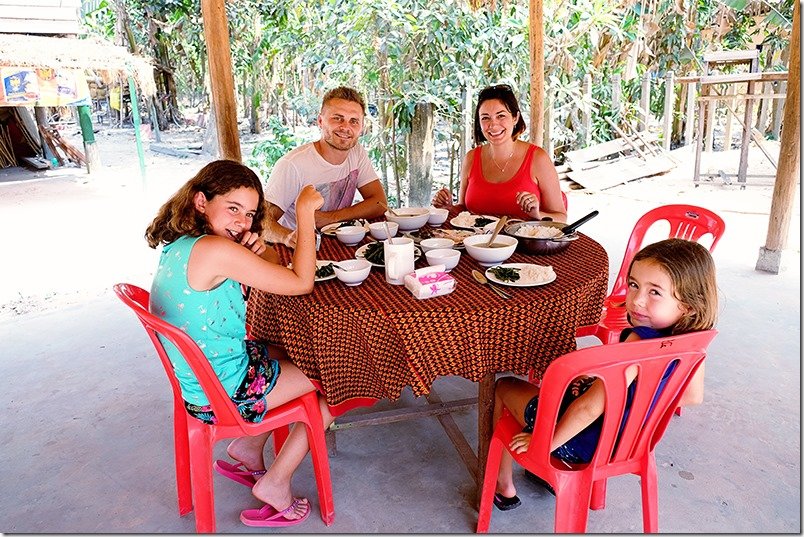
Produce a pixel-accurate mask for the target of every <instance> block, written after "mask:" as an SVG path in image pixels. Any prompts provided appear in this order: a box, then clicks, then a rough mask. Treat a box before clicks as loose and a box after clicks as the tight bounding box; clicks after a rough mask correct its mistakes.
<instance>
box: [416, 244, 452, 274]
mask: <svg viewBox="0 0 804 537" xmlns="http://www.w3.org/2000/svg"><path fill="white" fill-rule="evenodd" d="M424 257H426V258H427V264H428V265H430V266H433V265H444V266H445V270H446V271H447V272H449V271H450V270H452V269H454V268H455V267H456V266H457V265H458V261H460V260H461V252H460V250H454V249H452V248H436V249H435V250H430V251H427V252H425V253H424Z"/></svg>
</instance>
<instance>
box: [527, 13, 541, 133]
mask: <svg viewBox="0 0 804 537" xmlns="http://www.w3.org/2000/svg"><path fill="white" fill-rule="evenodd" d="M529 6H530V24H529V35H530V141H531V143H534V144H536V145H540V146H542V145H544V16H543V4H542V0H530V3H529Z"/></svg>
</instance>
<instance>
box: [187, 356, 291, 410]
mask: <svg viewBox="0 0 804 537" xmlns="http://www.w3.org/2000/svg"><path fill="white" fill-rule="evenodd" d="M246 355H247V356H248V364H247V365H246V376H245V377H243V382H241V383H240V386H238V388H237V390H235V393H234V395H232V397H231V399H232V402H233V403H234V404H235V406H236V407H237V410H238V412H240V415H241V416H242V417H243V419H244V420H245V421H248V422H251V423H259V422H261V421H262V419H263V418H264V417H265V413H266V412H267V411H268V405H267V404H266V403H265V396H266V395H268V393H270V391H271V390H272V389H273V387H274V385H275V384H276V379H278V378H279V373H280V367H279V362H278V361H276V360H275V359H273V358H271V357H269V356H268V345H266V344H265V342H263V341H254V340H246ZM184 408H186V409H187V412H188V413H189V414H190V415H191V416H193V417H195V418H197V419H199V420H201V421H203V422H204V423H209V424H210V425H213V424H214V423H215V422H216V420H215V414H213V412H212V406H211V405H204V406H198V405H193V404H190V403H188V402H187V401H185V402H184Z"/></svg>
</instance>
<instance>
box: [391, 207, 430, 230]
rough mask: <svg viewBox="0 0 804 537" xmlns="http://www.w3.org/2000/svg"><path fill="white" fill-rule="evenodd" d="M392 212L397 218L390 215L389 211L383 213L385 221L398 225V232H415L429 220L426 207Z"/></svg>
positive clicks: (428, 211) (428, 212) (405, 208)
mask: <svg viewBox="0 0 804 537" xmlns="http://www.w3.org/2000/svg"><path fill="white" fill-rule="evenodd" d="M394 212H395V213H396V214H397V215H398V216H394V215H393V214H391V211H385V219H386V220H388V221H389V222H396V223H397V224H399V230H400V231H416V230H417V229H419V228H420V227H422V226H423V225H424V224H426V223H427V220H428V219H429V218H430V209H428V208H427V207H402V208H400V209H394Z"/></svg>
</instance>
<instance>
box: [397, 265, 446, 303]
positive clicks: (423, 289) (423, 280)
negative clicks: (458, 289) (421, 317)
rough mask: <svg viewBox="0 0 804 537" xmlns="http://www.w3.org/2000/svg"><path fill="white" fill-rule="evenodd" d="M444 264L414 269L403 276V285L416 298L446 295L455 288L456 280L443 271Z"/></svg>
mask: <svg viewBox="0 0 804 537" xmlns="http://www.w3.org/2000/svg"><path fill="white" fill-rule="evenodd" d="M445 268H446V267H445V266H444V265H433V266H432V267H427V268H421V269H418V270H414V271H413V272H411V273H410V274H408V275H407V276H405V287H406V288H407V289H408V291H410V292H411V293H413V296H415V297H416V298H432V297H434V296H441V295H448V294H449V293H451V292H452V291H454V290H455V284H456V283H457V281H456V280H455V278H453V277H452V276H450V275H449V274H447V273H446V272H444V269H445Z"/></svg>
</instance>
